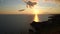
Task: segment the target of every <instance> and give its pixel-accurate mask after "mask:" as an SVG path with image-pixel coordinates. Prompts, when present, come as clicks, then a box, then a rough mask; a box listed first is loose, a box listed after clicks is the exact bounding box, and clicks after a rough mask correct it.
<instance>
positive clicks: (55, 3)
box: [0, 0, 60, 14]
mask: <svg viewBox="0 0 60 34" xmlns="http://www.w3.org/2000/svg"><path fill="white" fill-rule="evenodd" d="M21 9H26V10H25V11H22V12H19V11H18V10H21ZM37 9H39V12H40V14H59V13H60V0H39V2H38V5H37ZM32 12H33V11H31V9H27V8H26V3H24V2H23V1H22V0H0V14H32Z"/></svg>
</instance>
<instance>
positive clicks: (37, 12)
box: [33, 9, 39, 22]
mask: <svg viewBox="0 0 60 34" xmlns="http://www.w3.org/2000/svg"><path fill="white" fill-rule="evenodd" d="M33 13H34V21H35V22H39V18H38V14H39V11H38V10H37V9H34V11H33Z"/></svg>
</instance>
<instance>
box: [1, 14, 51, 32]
mask: <svg viewBox="0 0 60 34" xmlns="http://www.w3.org/2000/svg"><path fill="white" fill-rule="evenodd" d="M50 16H51V15H48V14H40V15H38V17H39V20H40V22H42V21H47V20H48V19H49V18H48V17H50ZM33 19H34V15H27V14H26V15H24V14H10V15H9V14H5V15H4V14H0V33H6V32H28V29H29V28H31V27H30V23H32V22H33Z"/></svg>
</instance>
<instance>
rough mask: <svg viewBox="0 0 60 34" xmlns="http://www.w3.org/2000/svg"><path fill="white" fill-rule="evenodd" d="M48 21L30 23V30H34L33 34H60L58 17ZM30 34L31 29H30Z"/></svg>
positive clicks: (59, 19) (52, 17)
mask: <svg viewBox="0 0 60 34" xmlns="http://www.w3.org/2000/svg"><path fill="white" fill-rule="evenodd" d="M49 18H51V19H49V20H48V21H45V22H35V21H33V22H32V23H30V25H31V26H32V28H34V29H35V34H60V33H59V32H60V15H54V16H51V17H49ZM31 32H32V29H31Z"/></svg>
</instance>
